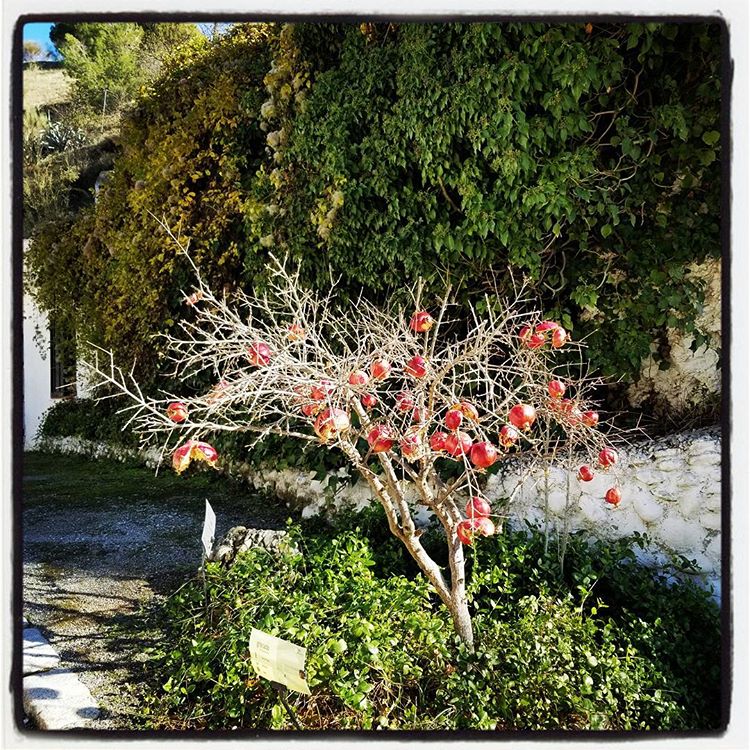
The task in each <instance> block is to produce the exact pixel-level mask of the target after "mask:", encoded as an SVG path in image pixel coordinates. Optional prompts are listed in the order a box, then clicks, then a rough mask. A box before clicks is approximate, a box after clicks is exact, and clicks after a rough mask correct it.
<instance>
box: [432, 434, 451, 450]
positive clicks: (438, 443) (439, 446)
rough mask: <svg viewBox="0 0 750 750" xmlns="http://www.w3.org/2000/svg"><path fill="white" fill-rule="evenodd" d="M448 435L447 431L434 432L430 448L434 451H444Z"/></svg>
mask: <svg viewBox="0 0 750 750" xmlns="http://www.w3.org/2000/svg"><path fill="white" fill-rule="evenodd" d="M447 437H448V434H447V433H446V432H440V431H439V430H438V431H436V432H433V433H432V435H430V448H432V450H434V451H444V450H445V441H446V439H447Z"/></svg>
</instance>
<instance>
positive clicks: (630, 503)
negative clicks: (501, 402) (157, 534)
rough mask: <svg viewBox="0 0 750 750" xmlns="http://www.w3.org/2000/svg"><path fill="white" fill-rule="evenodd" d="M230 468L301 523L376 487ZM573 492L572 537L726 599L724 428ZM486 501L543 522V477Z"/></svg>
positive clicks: (651, 453) (521, 478) (665, 446)
mask: <svg viewBox="0 0 750 750" xmlns="http://www.w3.org/2000/svg"><path fill="white" fill-rule="evenodd" d="M40 447H41V449H42V450H50V451H58V452H64V453H78V454H82V455H87V456H90V457H92V458H117V459H119V460H125V459H126V458H131V459H133V458H135V459H140V460H142V461H144V462H145V463H146V464H147V465H149V466H152V467H155V466H156V465H157V464H158V461H159V453H158V451H156V450H149V451H143V452H139V451H137V450H134V449H122V448H119V447H118V448H115V447H113V446H111V445H108V444H106V443H94V442H91V441H87V440H81V439H79V438H70V437H69V438H45V439H44V441H43V442H42V444H41V446H40ZM224 469H225V471H226V472H227V473H228V474H229V475H231V476H235V477H238V478H243V479H244V480H246V481H247V482H248V483H249V484H250V485H251V486H252V487H254V488H255V489H258V490H266V491H269V492H272V493H273V494H275V495H276V496H278V497H279V498H281V499H282V500H283V501H285V502H286V503H287V505H288V506H291V507H296V508H298V509H300V510H301V512H302V516H303V517H309V516H313V515H317V514H320V513H326V514H328V513H335V512H336V510H337V509H340V508H342V507H349V508H354V509H361V508H363V507H364V506H366V505H367V504H369V503H370V502H371V500H372V497H371V494H370V490H369V487H368V486H367V485H366V484H365V483H364V482H363V481H357V482H355V483H352V482H350V481H349V473H348V470H347V469H346V468H342V469H340V470H339V471H338V472H337V473H336V474H329V475H328V476H326V477H325V478H323V479H322V480H321V479H317V478H316V474H315V472H309V473H305V472H300V471H293V470H290V469H285V470H282V471H279V470H277V469H273V468H265V469H258V468H254V467H251V466H250V465H249V464H231V465H228V466H225V467H224ZM615 479H617V483H618V484H619V486H620V487H621V490H622V497H623V499H622V502H621V503H620V505H618V506H617V507H612V506H610V505H608V504H607V503H605V502H604V493H605V492H606V490H607V488H608V487H610V486H612V484H613V483H614V480H615ZM567 482H568V477H567V472H565V471H564V470H562V469H559V468H552V469H551V471H550V475H549V496H548V498H549V499H548V521H549V523H550V525H551V527H552V528H554V527H558V528H561V529H562V528H563V523H564V520H565V517H566V508H565V506H566V495H567V493H566V488H567ZM570 486H571V496H570V501H569V504H568V509H567V527H568V529H569V530H570V531H578V530H583V531H585V532H589V533H590V535H591V538H592V539H617V538H620V537H623V536H628V535H631V534H633V533H634V532H639V533H641V534H646V535H647V536H648V538H649V542H650V543H649V547H648V548H647V550H645V552H644V551H641V550H637V553H638V554H639V557H640V558H641V559H642V561H643V562H644V563H646V564H649V565H654V566H659V565H662V564H666V563H667V562H668V561H669V558H670V556H671V555H672V554H674V553H677V554H679V555H683V556H684V557H686V558H688V559H689V560H695V561H696V563H697V565H698V568H699V569H700V570H701V571H702V572H701V575H699V576H695V579H696V580H697V581H698V582H699V583H702V584H703V585H705V586H706V587H708V588H710V589H711V590H712V591H713V593H714V595H715V596H716V597H717V598H718V597H719V596H720V592H721V442H720V433H719V431H718V430H717V429H709V430H696V431H691V432H686V433H681V434H678V435H673V436H670V437H668V438H664V439H660V440H656V441H652V442H648V443H644V444H643V445H641V446H640V447H636V448H632V449H630V450H628V451H627V452H622V451H621V452H620V462H619V463H618V466H617V467H616V473H614V470H612V471H610V472H607V473H605V472H598V473H597V476H596V477H595V478H594V479H593V480H592V481H591V482H587V483H584V482H578V481H577V480H576V479H575V478H572V479H571V482H570ZM485 495H486V496H487V498H488V499H489V500H490V501H491V502H493V503H494V504H495V507H497V508H501V507H504V503H503V498H509V497H510V498H512V499H511V502H510V503H509V504H508V505H507V510H506V512H507V522H508V523H510V524H511V525H512V526H514V527H519V526H521V525H522V524H523V522H524V520H529V521H532V522H535V523H538V524H539V525H542V524H544V520H545V511H544V505H545V502H544V474H543V472H542V471H536V472H532V473H529V472H528V471H525V470H524V467H523V465H522V464H521V463H520V462H515V463H509V464H508V465H507V468H506V470H505V471H504V472H503V473H498V474H495V475H493V476H491V477H489V479H488V482H487V487H486V488H485ZM412 503H413V506H414V510H415V513H416V517H417V522H418V523H420V524H426V523H428V522H429V519H430V513H429V511H428V510H427V509H426V508H425V507H424V506H420V505H418V504H417V502H416V493H413V494H412Z"/></svg>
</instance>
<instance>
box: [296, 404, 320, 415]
mask: <svg viewBox="0 0 750 750" xmlns="http://www.w3.org/2000/svg"><path fill="white" fill-rule="evenodd" d="M322 408H323V404H321V403H320V402H319V401H309V402H308V403H306V404H302V409H301V411H302V413H303V414H304V415H305V416H306V417H314V416H315V415H316V414H317V413H318V412H319V411H320V410H321V409H322Z"/></svg>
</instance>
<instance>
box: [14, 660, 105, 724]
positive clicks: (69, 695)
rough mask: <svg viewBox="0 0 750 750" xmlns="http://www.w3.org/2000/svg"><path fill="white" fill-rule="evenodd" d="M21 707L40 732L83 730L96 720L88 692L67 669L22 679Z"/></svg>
mask: <svg viewBox="0 0 750 750" xmlns="http://www.w3.org/2000/svg"><path fill="white" fill-rule="evenodd" d="M23 707H24V710H25V711H26V714H27V715H28V716H29V717H30V718H31V719H32V721H33V722H34V723H35V724H36V726H38V727H39V728H40V729H75V728H79V727H86V726H89V725H90V722H91V721H92V720H93V719H96V718H97V717H98V716H99V707H98V705H97V704H96V701H95V700H94V699H93V698H92V696H91V693H90V692H89V689H88V688H87V687H86V686H85V685H84V684H83V683H82V682H81V681H80V680H79V679H78V677H76V675H75V674H74V673H73V672H69V671H68V670H67V669H52V670H49V671H47V672H38V673H36V674H31V675H28V676H27V677H24V678H23Z"/></svg>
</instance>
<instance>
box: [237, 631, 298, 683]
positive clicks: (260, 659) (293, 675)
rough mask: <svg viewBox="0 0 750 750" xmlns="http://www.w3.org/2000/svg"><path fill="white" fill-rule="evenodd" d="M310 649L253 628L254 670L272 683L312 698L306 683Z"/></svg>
mask: <svg viewBox="0 0 750 750" xmlns="http://www.w3.org/2000/svg"><path fill="white" fill-rule="evenodd" d="M306 658H307V649H306V648H302V646H298V645H297V644H296V643H290V642H289V641H285V640H282V639H281V638H276V637H275V636H273V635H268V633H264V632H263V631H262V630H256V629H255V628H253V630H252V632H251V633H250V661H251V662H252V665H253V669H254V670H255V671H256V672H257V673H258V674H259V675H260V676H261V677H265V678H266V679H267V680H271V682H279V683H281V684H282V685H285V686H286V687H288V688H289V689H290V690H296V691H297V692H298V693H304V694H305V695H310V688H309V687H308V686H307V681H306V680H305V659H306Z"/></svg>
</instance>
